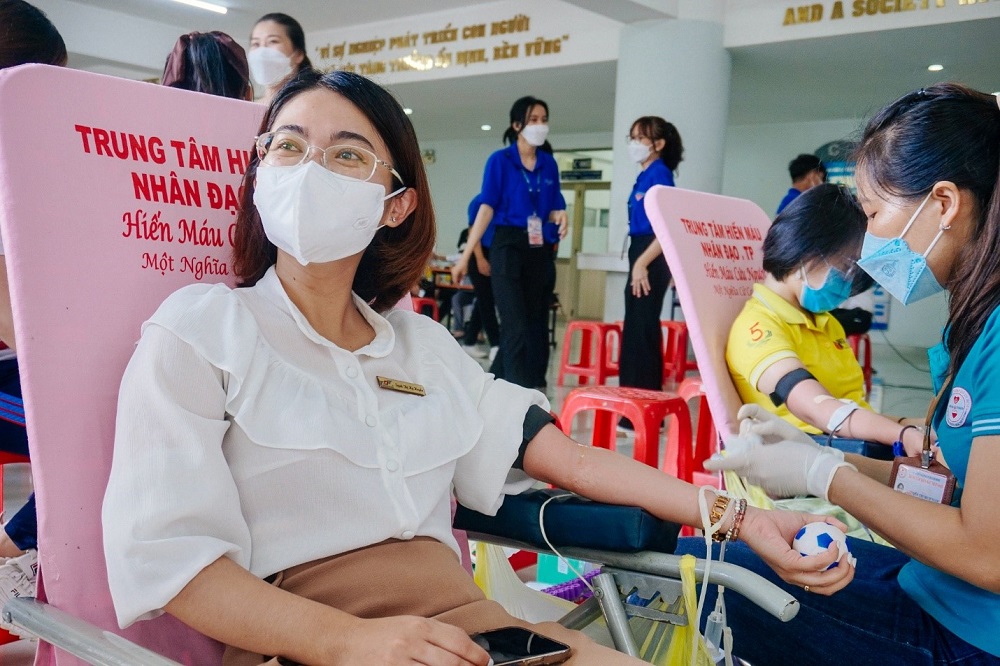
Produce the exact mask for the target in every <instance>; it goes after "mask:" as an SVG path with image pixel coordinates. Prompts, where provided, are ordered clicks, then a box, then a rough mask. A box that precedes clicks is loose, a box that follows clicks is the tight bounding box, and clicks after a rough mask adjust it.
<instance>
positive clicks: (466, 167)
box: [420, 128, 612, 255]
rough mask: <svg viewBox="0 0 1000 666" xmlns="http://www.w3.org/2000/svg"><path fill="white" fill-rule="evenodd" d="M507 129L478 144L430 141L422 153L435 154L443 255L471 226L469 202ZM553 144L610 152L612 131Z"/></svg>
mask: <svg viewBox="0 0 1000 666" xmlns="http://www.w3.org/2000/svg"><path fill="white" fill-rule="evenodd" d="M502 134H503V128H499V129H498V128H493V130H491V131H490V132H483V137H484V138H482V139H481V140H478V141H428V142H426V143H421V144H420V148H421V149H422V150H428V149H431V150H434V153H435V155H434V156H435V161H434V164H428V165H427V179H428V181H429V182H430V187H431V197H432V199H433V201H434V210H435V212H436V214H437V228H438V242H437V252H438V253H439V254H444V255H448V254H454V252H455V248H456V245H457V243H458V234H459V233H461V231H462V229H463V228H464V227H466V226H468V224H469V220H468V217H467V210H468V207H469V202H470V201H471V200H472V197H474V196H475V195H476V194H477V193H478V192H479V188H480V187H481V186H482V183H483V167H484V166H485V165H486V158H488V157H489V156H490V154H491V153H492V152H493V151H495V150H498V149H500V148H502V147H503V142H502V140H501V138H500V137H501V135H502ZM549 141H550V142H551V143H552V145H553V146H554V147H555V148H557V149H558V150H573V149H585V148H608V147H610V146H611V143H612V142H611V131H610V128H609V130H608V131H607V132H599V133H592V134H552V135H550V136H549Z"/></svg>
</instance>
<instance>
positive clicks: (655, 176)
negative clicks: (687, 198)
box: [628, 159, 674, 236]
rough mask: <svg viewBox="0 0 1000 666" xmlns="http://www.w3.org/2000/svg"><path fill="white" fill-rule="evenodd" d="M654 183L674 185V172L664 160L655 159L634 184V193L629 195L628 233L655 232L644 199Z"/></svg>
mask: <svg viewBox="0 0 1000 666" xmlns="http://www.w3.org/2000/svg"><path fill="white" fill-rule="evenodd" d="M653 185H670V186H671V187H673V186H674V174H673V173H672V172H671V171H670V169H668V168H667V165H666V164H664V163H663V160H659V159H657V160H653V163H652V164H650V165H649V166H648V167H646V168H645V169H643V170H642V171H641V172H640V173H639V177H638V178H636V179H635V185H633V186H632V194H630V195H629V196H628V235H629V236H643V235H646V234H651V233H653V226H652V225H651V224H650V223H649V218H648V217H646V206H644V205H643V203H642V199H643V197H645V196H646V190H648V189H649V188H651V187H652V186H653Z"/></svg>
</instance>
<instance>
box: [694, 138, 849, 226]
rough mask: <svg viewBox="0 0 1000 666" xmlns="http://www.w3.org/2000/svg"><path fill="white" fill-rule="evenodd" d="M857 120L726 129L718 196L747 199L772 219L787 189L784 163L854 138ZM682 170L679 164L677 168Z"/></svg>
mask: <svg viewBox="0 0 1000 666" xmlns="http://www.w3.org/2000/svg"><path fill="white" fill-rule="evenodd" d="M863 122H864V121H863V120H862V119H860V118H843V119H839V120H820V121H815V122H805V123H780V124H774V125H730V126H729V128H728V129H727V131H726V145H725V149H724V150H725V152H724V157H723V161H724V164H723V172H722V194H725V195H728V196H731V197H739V198H741V199H750V200H751V201H753V202H754V203H756V204H757V205H758V206H760V207H761V208H763V209H764V212H765V213H767V214H768V215H770V216H771V217H773V216H774V213H775V211H776V210H777V208H778V202H780V201H781V198H782V197H784V196H785V192H787V191H788V188H789V187H791V184H792V182H791V178H789V176H788V163H789V162H790V161H791V160H792V158H794V157H795V156H796V155H798V154H799V153H812V152H815V150H816V149H817V148H819V147H820V146H822V145H823V144H825V143H827V142H830V141H836V140H838V139H846V138H850V137H852V136H853V135H854V134H856V133H857V132H858V131H859V129H860V127H861V125H862V123H863ZM681 168H683V164H682V165H681Z"/></svg>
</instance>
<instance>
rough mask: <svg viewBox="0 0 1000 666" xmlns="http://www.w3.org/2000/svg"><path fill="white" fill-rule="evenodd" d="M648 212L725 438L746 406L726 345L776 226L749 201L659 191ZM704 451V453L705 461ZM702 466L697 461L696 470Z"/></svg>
mask: <svg viewBox="0 0 1000 666" xmlns="http://www.w3.org/2000/svg"><path fill="white" fill-rule="evenodd" d="M645 206H646V214H647V215H648V216H649V220H650V222H651V223H652V225H653V231H654V232H655V233H656V237H657V239H658V240H659V241H660V245H662V246H663V254H664V256H665V257H666V259H667V264H668V265H669V266H670V273H671V275H673V278H674V283H675V284H676V286H677V295H678V297H679V298H680V302H681V309H682V310H683V311H684V318H685V320H686V321H687V326H688V332H689V335H690V338H691V346H692V348H693V349H694V356H695V359H696V360H697V364H698V369H699V371H700V372H701V382H702V386H703V390H704V392H705V395H706V397H707V399H708V405H709V410H710V412H711V414H712V419H713V421H714V423H715V429H716V431H717V432H718V434H719V436H721V437H722V438H723V439H725V437H727V436H728V435H731V434H735V433H736V432H738V430H739V426H738V424H737V422H736V412H737V411H739V408H740V405H741V404H742V401H741V400H740V398H739V395H738V394H737V393H736V388H735V387H734V386H733V382H732V380H731V379H730V377H729V369H728V367H727V366H726V341H727V340H728V339H729V329H730V328H731V327H732V325H733V321H735V319H736V316H737V315H738V314H739V313H740V310H742V309H743V304H744V303H746V300H747V298H749V297H750V296H751V294H752V293H753V283H754V282H756V281H759V280H761V279H763V277H764V270H763V268H762V261H763V251H762V247H763V244H764V236H765V235H766V234H767V229H768V227H770V226H771V221H770V219H769V218H768V217H767V215H766V214H765V213H764V211H762V210H761V209H760V207H758V206H757V205H756V204H754V203H753V202H751V201H746V200H744V199H734V198H732V197H724V196H720V195H717V194H707V193H704V192H694V191H691V190H684V189H681V188H678V187H665V186H662V185H658V186H654V187H652V188H650V190H649V191H648V192H647V193H646V197H645ZM700 429H701V428H700V427H699V430H700ZM706 453H708V452H706V451H705V450H704V448H701V447H699V451H698V454H699V455H700V456H705V454H706ZM709 454H710V453H709ZM702 460H703V458H700V459H696V460H694V465H695V469H696V470H698V469H701V463H702ZM699 477H701V480H702V481H706V480H707V479H705V478H704V475H703V474H699V473H697V472H696V473H695V482H696V483H697V482H698V481H699Z"/></svg>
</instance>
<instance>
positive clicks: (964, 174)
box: [855, 83, 1000, 373]
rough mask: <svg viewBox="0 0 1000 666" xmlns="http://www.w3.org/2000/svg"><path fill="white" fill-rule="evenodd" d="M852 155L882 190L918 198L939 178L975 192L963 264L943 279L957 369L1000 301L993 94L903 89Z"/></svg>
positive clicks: (999, 151) (999, 146) (948, 86)
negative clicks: (906, 90) (948, 299)
mask: <svg viewBox="0 0 1000 666" xmlns="http://www.w3.org/2000/svg"><path fill="white" fill-rule="evenodd" d="M855 159H856V160H857V172H858V175H859V176H861V177H862V178H863V179H864V180H865V181H867V182H869V183H872V184H873V185H874V186H875V187H876V188H878V190H880V191H881V193H884V194H886V195H890V196H894V197H899V198H901V199H904V200H908V201H912V202H914V203H916V202H918V201H919V200H920V199H922V198H924V197H926V196H927V194H928V193H929V192H930V191H931V190H932V188H933V187H934V184H935V183H937V182H940V181H950V182H952V183H954V184H955V186H956V187H958V188H959V189H960V190H965V191H967V192H969V193H970V194H971V195H972V200H973V205H974V215H973V229H972V231H971V233H970V235H969V239H968V242H967V243H966V244H965V245H964V247H963V248H962V249H961V250H960V253H959V255H958V257H957V259H956V265H957V266H960V267H961V270H954V271H952V274H951V276H950V278H949V279H948V283H947V284H945V285H944V286H945V287H946V288H947V289H948V291H949V292H951V299H950V302H949V305H948V325H947V327H946V329H945V330H947V331H948V333H947V336H946V338H945V343H946V344H947V347H948V352H949V354H950V356H951V361H950V362H951V371H952V373H954V372H956V371H957V370H958V367H959V366H960V365H961V364H962V362H963V361H964V360H965V357H966V356H967V355H968V353H969V350H970V349H971V348H972V345H973V344H974V343H975V341H976V340H977V339H978V338H979V335H980V334H981V333H982V332H983V329H984V328H985V326H986V320H987V319H989V317H990V315H991V314H992V313H993V311H994V310H996V309H997V307H998V306H1000V253H998V252H997V248H998V247H1000V194H998V191H1000V187H998V180H1000V108H998V107H997V97H996V96H995V95H990V94H987V93H983V92H979V91H977V90H973V89H971V88H967V87H966V86H963V85H960V84H957V83H938V84H935V85H933V86H929V87H928V88H921V89H920V90H918V91H916V92H912V93H910V94H908V95H904V96H903V97H900V98H899V99H897V100H896V101H895V102H893V103H892V104H890V105H889V106H887V107H885V108H884V109H882V111H880V112H879V113H878V114H877V115H876V116H875V117H874V118H872V119H871V120H870V121H869V123H868V126H867V127H866V128H865V131H864V135H863V136H862V138H861V142H860V143H859V145H858V148H857V150H856V151H855ZM876 194H878V192H877V193H876Z"/></svg>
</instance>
